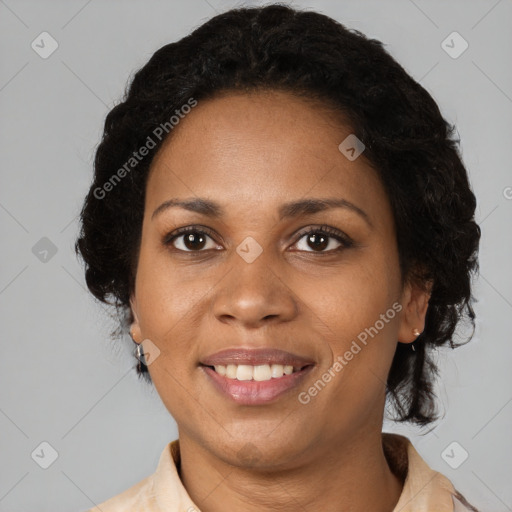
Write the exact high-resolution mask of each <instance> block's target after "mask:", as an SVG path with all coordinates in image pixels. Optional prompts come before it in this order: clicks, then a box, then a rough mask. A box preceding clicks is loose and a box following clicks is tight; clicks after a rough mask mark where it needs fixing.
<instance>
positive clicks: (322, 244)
mask: <svg viewBox="0 0 512 512" xmlns="http://www.w3.org/2000/svg"><path fill="white" fill-rule="evenodd" d="M317 238H318V240H317V241H316V242H315V239H317ZM327 239H328V237H326V236H324V235H319V234H318V233H317V234H312V235H309V237H308V242H309V243H310V247H311V248H312V249H319V250H322V249H325V248H326V247H327V245H328V241H327Z"/></svg>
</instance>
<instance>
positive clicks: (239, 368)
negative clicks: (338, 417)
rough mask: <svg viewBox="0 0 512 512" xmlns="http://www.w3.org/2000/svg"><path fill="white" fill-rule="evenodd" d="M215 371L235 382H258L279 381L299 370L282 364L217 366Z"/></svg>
mask: <svg viewBox="0 0 512 512" xmlns="http://www.w3.org/2000/svg"><path fill="white" fill-rule="evenodd" d="M214 368H215V371H216V372H217V373H218V374H219V375H222V376H225V377H227V378H228V379H236V380H255V381H258V382H262V381H266V380H270V379H279V378H281V377H282V376H283V375H291V374H292V373H293V372H295V371H299V370H300V368H294V367H293V366H291V365H286V366H283V365H282V364H272V365H269V364H261V365H257V366H252V365H249V364H239V365H236V364H228V365H227V366H226V365H222V364H218V365H215V366H214Z"/></svg>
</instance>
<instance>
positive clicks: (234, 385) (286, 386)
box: [200, 365, 313, 405]
mask: <svg viewBox="0 0 512 512" xmlns="http://www.w3.org/2000/svg"><path fill="white" fill-rule="evenodd" d="M200 368H202V369H203V370H204V372H205V373H206V375H207V376H208V377H209V378H210V379H211V381H212V382H213V384H214V385H215V387H216V388H217V389H218V390H219V391H221V393H222V394H224V395H225V396H228V397H229V398H231V399H232V400H234V401H235V402H236V403H238V404H240V405H261V404H267V403H269V402H272V401H274V400H276V399H277V398H278V397H280V396H281V395H283V394H284V393H286V392H287V391H290V390H292V389H293V388H296V387H298V386H299V385H300V383H301V382H302V381H303V380H304V378H305V377H306V375H307V374H308V373H309V372H310V370H312V368H313V365H310V366H307V367H306V368H304V369H302V370H299V371H298V372H293V373H292V374H290V375H283V376H282V377H279V378H277V379H270V380H265V381H255V380H236V379H228V378H227V377H224V376H222V375H220V374H218V373H217V372H216V371H215V370H213V369H212V368H209V367H208V366H201V367H200Z"/></svg>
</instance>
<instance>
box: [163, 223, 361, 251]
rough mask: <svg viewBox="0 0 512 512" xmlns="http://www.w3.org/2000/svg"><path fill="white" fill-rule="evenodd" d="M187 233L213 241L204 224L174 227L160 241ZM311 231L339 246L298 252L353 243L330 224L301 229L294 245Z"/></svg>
mask: <svg viewBox="0 0 512 512" xmlns="http://www.w3.org/2000/svg"><path fill="white" fill-rule="evenodd" d="M188 233H197V234H199V235H208V236H209V237H210V238H211V239H212V240H214V241H215V233H214V232H213V231H212V230H211V229H210V228H207V227H206V226H186V227H183V228H179V229H176V230H174V231H172V232H171V233H168V234H167V235H164V237H163V240H162V243H163V244H164V245H165V246H169V245H172V243H173V242H174V240H176V239H177V238H179V237H180V236H182V235H186V234H188ZM311 233H315V234H319V235H326V236H327V237H329V238H334V239H335V240H336V241H337V242H339V243H340V244H341V246H340V247H337V248H336V249H331V250H329V251H313V250H311V251H299V252H311V253H316V254H332V253H335V252H339V251H340V250H343V249H348V248H350V247H353V246H354V245H355V243H354V241H353V240H352V239H351V238H350V237H349V236H347V235H346V234H344V233H343V232H342V231H339V230H337V229H335V228H332V227H330V226H320V227H316V226H309V227H308V228H307V229H305V230H302V231H301V232H299V233H298V235H297V239H296V240H295V242H294V245H295V244H297V243H298V242H299V241H300V240H301V239H302V238H304V237H305V236H306V235H309V234H311ZM175 249H176V250H177V251H179V252H183V253H201V252H206V251H205V250H204V249H201V250H198V251H184V250H182V249H177V248H175Z"/></svg>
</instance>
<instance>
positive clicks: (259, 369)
mask: <svg viewBox="0 0 512 512" xmlns="http://www.w3.org/2000/svg"><path fill="white" fill-rule="evenodd" d="M252 378H253V379H254V380H270V379H271V378H272V374H271V373H270V366H269V365H268V364H262V365H260V366H255V367H254V370H253V373H252Z"/></svg>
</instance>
